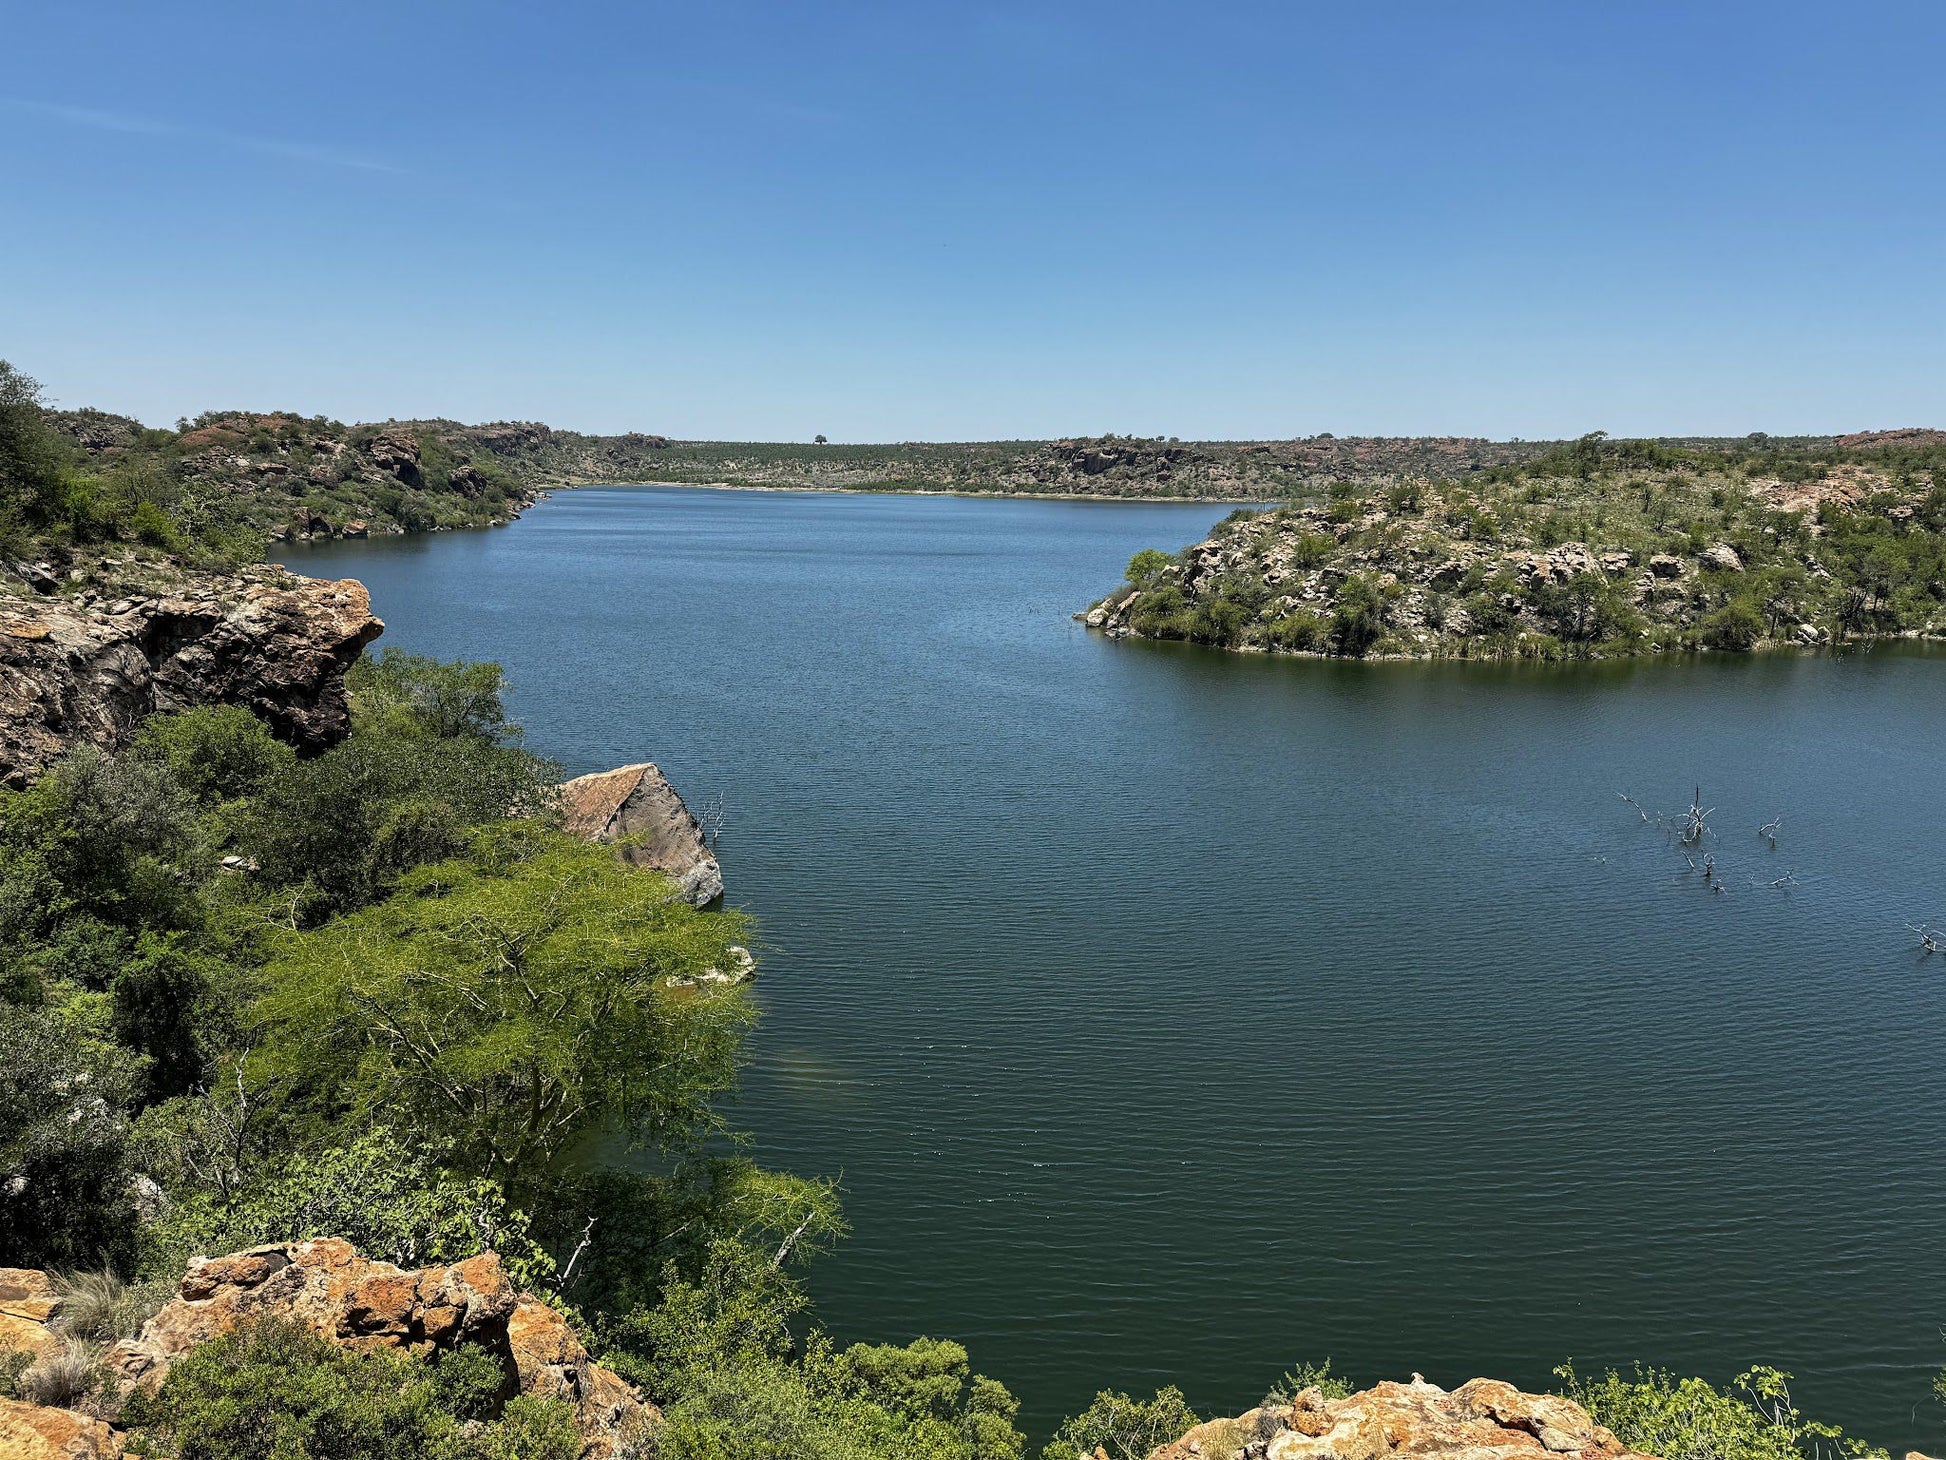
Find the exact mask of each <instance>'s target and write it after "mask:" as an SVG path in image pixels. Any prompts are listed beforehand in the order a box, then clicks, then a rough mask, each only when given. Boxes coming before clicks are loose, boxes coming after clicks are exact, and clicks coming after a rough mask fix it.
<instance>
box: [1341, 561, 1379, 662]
mask: <svg viewBox="0 0 1946 1460" xmlns="http://www.w3.org/2000/svg"><path fill="white" fill-rule="evenodd" d="M1388 606H1389V602H1388V595H1387V593H1386V591H1385V590H1384V589H1383V588H1382V587H1380V585H1378V584H1377V583H1374V582H1373V581H1372V580H1371V579H1369V578H1366V577H1364V576H1363V575H1362V574H1356V573H1354V574H1353V575H1352V576H1351V577H1349V578H1347V579H1345V581H1344V584H1343V585H1342V586H1341V587H1340V588H1339V589H1338V601H1337V604H1336V606H1335V607H1334V608H1333V609H1332V611H1331V647H1332V648H1333V649H1334V650H1335V651H1336V652H1337V653H1339V654H1343V655H1346V656H1347V657H1350V658H1357V657H1360V656H1362V655H1364V654H1366V653H1368V652H1370V650H1371V648H1372V646H1373V645H1374V644H1376V643H1377V642H1378V640H1379V638H1380V636H1381V635H1383V634H1384V632H1385V616H1386V610H1387V608H1388Z"/></svg>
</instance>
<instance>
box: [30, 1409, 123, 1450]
mask: <svg viewBox="0 0 1946 1460" xmlns="http://www.w3.org/2000/svg"><path fill="white" fill-rule="evenodd" d="M121 1453H122V1442H121V1438H120V1437H119V1436H118V1435H116V1433H115V1432H114V1431H113V1430H111V1429H110V1428H109V1427H108V1426H107V1425H105V1424H103V1423H102V1422H101V1421H100V1420H98V1419H90V1418H88V1416H87V1415H85V1414H76V1413H75V1412H74V1411H73V1410H71V1409H53V1408H47V1407H43V1406H41V1405H38V1404H23V1403H21V1402H20V1401H19V1400H17V1399H0V1460H118V1457H119V1456H120V1455H121Z"/></svg>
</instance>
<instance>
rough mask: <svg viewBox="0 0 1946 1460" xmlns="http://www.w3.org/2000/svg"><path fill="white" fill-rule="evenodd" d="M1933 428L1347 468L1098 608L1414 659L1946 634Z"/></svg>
mask: <svg viewBox="0 0 1946 1460" xmlns="http://www.w3.org/2000/svg"><path fill="white" fill-rule="evenodd" d="M1929 434H1936V433H1905V432H1901V433H1884V435H1882V436H1879V437H1875V438H1872V439H1865V440H1860V441H1858V442H1857V443H1855V444H1854V445H1851V446H1847V447H1841V446H1838V445H1837V444H1836V443H1832V444H1829V445H1826V446H1824V447H1821V448H1812V447H1802V446H1792V447H1789V448H1784V449H1780V448H1777V447H1775V446H1765V447H1763V448H1762V449H1756V448H1748V449H1744V450H1741V451H1729V450H1719V449H1712V448H1692V449H1684V450H1674V449H1670V448H1667V447H1665V446H1662V445H1660V444H1659V443H1639V442H1621V443H1608V442H1604V441H1601V440H1599V439H1597V438H1589V439H1588V440H1586V441H1584V442H1580V443H1576V445H1575V446H1573V447H1571V448H1567V449H1564V450H1560V451H1556V452H1554V453H1551V454H1550V455H1549V456H1547V457H1544V458H1542V459H1540V460H1539V461H1537V462H1534V463H1532V464H1530V465H1528V466H1525V467H1519V468H1503V469H1498V470H1495V471H1489V472H1483V473H1480V474H1477V475H1475V476H1473V477H1469V478H1466V479H1447V480H1443V481H1424V480H1408V481H1403V482H1399V483H1395V484H1394V485H1392V486H1391V487H1389V488H1385V489H1382V490H1371V489H1366V488H1362V487H1359V486H1357V485H1356V484H1352V483H1340V484H1338V485H1337V486H1335V487H1334V488H1332V489H1331V490H1330V491H1329V492H1328V493H1326V494H1324V496H1323V498H1322V499H1321V500H1317V501H1315V502H1314V503H1312V504H1309V505H1292V506H1287V507H1280V508H1277V509H1275V510H1273V511H1268V512H1239V513H1236V514H1234V515H1232V516H1231V517H1230V518H1229V519H1228V520H1226V521H1225V522H1223V523H1222V524H1220V525H1219V526H1218V527H1217V529H1216V530H1215V532H1214V533H1212V534H1211V536H1210V537H1209V538H1208V539H1206V540H1205V541H1203V542H1200V543H1196V544H1193V545H1192V546H1190V547H1187V548H1185V549H1183V550H1182V551H1181V552H1179V553H1175V554H1165V553H1163V552H1161V551H1153V552H1145V553H1142V554H1139V555H1138V556H1137V558H1136V559H1135V561H1134V562H1132V563H1131V564H1130V570H1129V580H1128V581H1127V582H1126V583H1125V584H1124V585H1123V586H1122V587H1121V588H1119V589H1117V590H1116V591H1115V592H1113V593H1111V594H1109V595H1108V596H1107V597H1105V598H1103V599H1101V600H1100V601H1098V602H1097V603H1095V604H1094V605H1093V606H1092V607H1090V608H1089V609H1088V610H1087V611H1086V613H1085V615H1084V617H1085V620H1086V622H1087V623H1088V624H1089V625H1090V626H1091V627H1094V628H1099V629H1102V630H1104V631H1106V632H1108V633H1110V634H1115V635H1134V636H1138V637H1146V638H1154V639H1186V640H1191V641H1194V642H1199V643H1205V644H1211V645H1215V646H1218V647H1223V648H1232V649H1255V650H1266V651H1271V652H1281V653H1310V654H1337V655H1352V656H1357V655H1374V656H1393V657H1492V658H1504V657H1529V658H1564V657H1588V656H1597V655H1626V654H1640V653H1657V652H1668V651H1676V650H1687V649H1697V648H1707V649H1721V650H1747V649H1752V648H1756V647H1760V646H1764V645H1771V644H1796V645H1816V644H1824V643H1830V642H1834V641H1837V640H1841V639H1848V638H1869V637H1877V636H1887V635H1936V634H1939V633H1942V632H1946V535H1943V534H1946V444H1942V443H1939V442H1934V441H1932V440H1930V439H1928V437H1929ZM1887 437H1889V438H1890V439H1886V438H1887Z"/></svg>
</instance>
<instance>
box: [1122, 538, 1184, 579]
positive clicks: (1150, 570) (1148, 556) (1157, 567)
mask: <svg viewBox="0 0 1946 1460" xmlns="http://www.w3.org/2000/svg"><path fill="white" fill-rule="evenodd" d="M1175 561H1176V560H1175V557H1174V556H1173V555H1172V554H1170V553H1165V552H1162V551H1160V550H1159V549H1157V548H1143V549H1142V551H1141V552H1139V553H1137V554H1136V555H1135V556H1134V557H1132V558H1130V559H1129V560H1128V573H1127V577H1128V581H1129V582H1131V583H1133V584H1135V585H1136V586H1137V587H1138V588H1139V587H1142V586H1144V585H1146V584H1148V583H1150V582H1152V581H1153V580H1155V579H1157V578H1159V577H1161V576H1162V573H1163V570H1164V569H1166V568H1169V567H1170V566H1172V565H1173V564H1174V563H1175Z"/></svg>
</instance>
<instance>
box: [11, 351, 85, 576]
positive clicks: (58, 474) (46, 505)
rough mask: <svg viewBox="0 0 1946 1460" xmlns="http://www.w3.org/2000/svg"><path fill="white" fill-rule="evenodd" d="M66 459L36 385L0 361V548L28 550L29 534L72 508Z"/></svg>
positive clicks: (16, 550)
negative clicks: (27, 534) (33, 529)
mask: <svg viewBox="0 0 1946 1460" xmlns="http://www.w3.org/2000/svg"><path fill="white" fill-rule="evenodd" d="M67 456H68V453H67V452H66V450H65V449H64V448H63V447H62V444H61V441H60V439H59V438H58V437H57V436H56V435H55V434H54V432H53V431H52V430H51V429H50V428H49V426H48V424H47V418H46V413H45V412H44V411H43V410H42V409H41V388H40V385H39V383H38V382H37V381H35V380H34V379H32V378H31V377H29V376H26V375H23V374H21V372H20V371H18V370H16V369H15V368H14V367H13V366H12V365H10V364H8V363H7V362H6V361H5V360H0V546H3V547H5V548H7V550H8V551H9V552H16V553H17V552H20V551H23V550H24V549H25V546H26V539H25V533H26V531H27V529H28V528H30V527H37V526H43V525H45V524H47V523H49V522H52V521H54V520H55V519H56V518H58V517H59V516H60V515H62V513H63V512H64V510H66V509H67V507H68V506H69V488H68V482H67Z"/></svg>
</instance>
